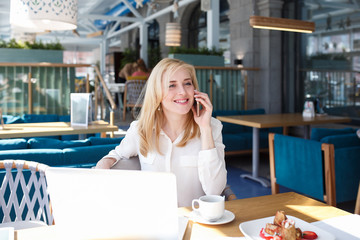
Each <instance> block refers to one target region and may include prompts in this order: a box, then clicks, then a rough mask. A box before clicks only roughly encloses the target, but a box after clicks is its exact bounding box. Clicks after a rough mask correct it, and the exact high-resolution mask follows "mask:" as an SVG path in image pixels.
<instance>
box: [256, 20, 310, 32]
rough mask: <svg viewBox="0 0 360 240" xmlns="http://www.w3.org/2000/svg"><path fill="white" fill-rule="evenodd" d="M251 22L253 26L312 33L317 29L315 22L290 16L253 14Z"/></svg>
mask: <svg viewBox="0 0 360 240" xmlns="http://www.w3.org/2000/svg"><path fill="white" fill-rule="evenodd" d="M249 22H250V26H252V27H253V28H262V29H269V30H280V31H289V32H302V33H312V32H314V31H315V23H314V22H309V21H302V20H295V19H288V18H275V17H262V16H251V17H250V20H249Z"/></svg>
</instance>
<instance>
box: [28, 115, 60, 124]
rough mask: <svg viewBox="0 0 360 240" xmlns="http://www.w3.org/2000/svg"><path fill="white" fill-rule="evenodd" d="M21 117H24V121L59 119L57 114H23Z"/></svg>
mask: <svg viewBox="0 0 360 240" xmlns="http://www.w3.org/2000/svg"><path fill="white" fill-rule="evenodd" d="M22 118H23V119H24V122H25V123H37V122H57V121H59V117H58V115H57V114H24V115H23V116H22Z"/></svg>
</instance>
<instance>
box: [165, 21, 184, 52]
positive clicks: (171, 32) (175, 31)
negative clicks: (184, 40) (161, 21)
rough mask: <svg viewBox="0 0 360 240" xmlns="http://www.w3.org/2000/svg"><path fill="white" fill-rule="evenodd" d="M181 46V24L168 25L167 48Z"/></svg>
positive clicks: (171, 23) (166, 33) (169, 23)
mask: <svg viewBox="0 0 360 240" xmlns="http://www.w3.org/2000/svg"><path fill="white" fill-rule="evenodd" d="M180 44H181V26H180V23H176V22H168V23H166V31H165V46H172V47H178V46H180Z"/></svg>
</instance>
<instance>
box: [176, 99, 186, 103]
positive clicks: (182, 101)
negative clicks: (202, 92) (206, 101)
mask: <svg viewBox="0 0 360 240" xmlns="http://www.w3.org/2000/svg"><path fill="white" fill-rule="evenodd" d="M188 101H189V99H184V100H175V101H174V102H175V103H187V102H188Z"/></svg>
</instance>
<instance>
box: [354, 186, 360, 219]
mask: <svg viewBox="0 0 360 240" xmlns="http://www.w3.org/2000/svg"><path fill="white" fill-rule="evenodd" d="M354 213H355V214H359V215H360V182H359V190H358V194H357V198H356V203H355V211H354Z"/></svg>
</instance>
